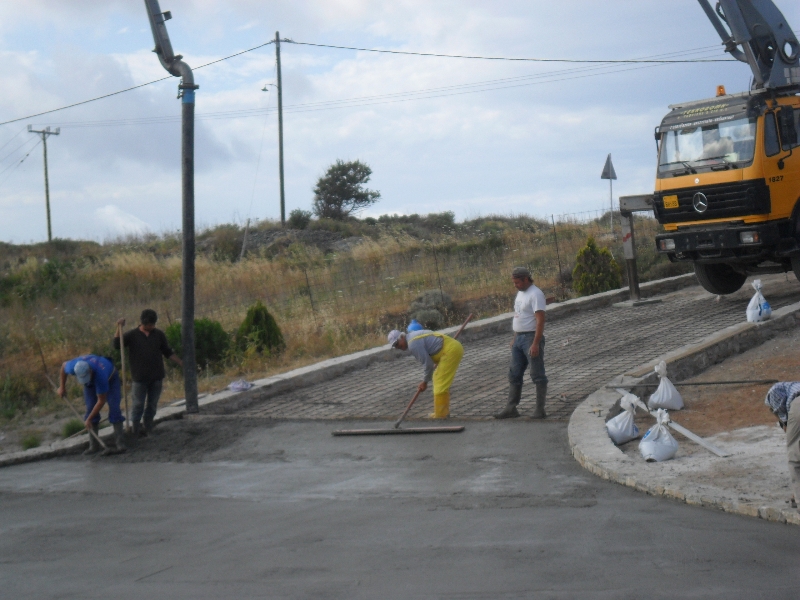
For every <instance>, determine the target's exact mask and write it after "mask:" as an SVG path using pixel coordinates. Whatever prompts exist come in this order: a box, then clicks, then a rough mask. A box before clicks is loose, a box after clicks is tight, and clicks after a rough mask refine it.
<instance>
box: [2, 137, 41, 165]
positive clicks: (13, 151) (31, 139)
mask: <svg viewBox="0 0 800 600" xmlns="http://www.w3.org/2000/svg"><path fill="white" fill-rule="evenodd" d="M35 141H36V138H35V137H33V138H29V139H27V140H25V141H24V142H22V143H21V144H20V145H19V146H17V147H16V148H14V149H13V150H12V151H11V152H9V153H8V154H6V155H5V156H4V157H3V158H0V163H2V162H5V160H6V159H7V158H8V157H10V156H13V155H14V154H16V152H17V150H19V149H20V148H22V147H24V146H26V145H27V144H30V143H31V142H35Z"/></svg>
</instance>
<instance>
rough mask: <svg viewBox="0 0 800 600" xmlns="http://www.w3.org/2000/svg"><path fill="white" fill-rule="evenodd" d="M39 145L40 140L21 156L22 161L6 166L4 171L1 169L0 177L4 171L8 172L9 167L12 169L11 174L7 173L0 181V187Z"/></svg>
mask: <svg viewBox="0 0 800 600" xmlns="http://www.w3.org/2000/svg"><path fill="white" fill-rule="evenodd" d="M31 139H36V138H31ZM41 143H42V141H41V140H39V141H38V142H36V144H35V145H34V147H33V148H31V149H30V150H28V153H27V154H26V155H25V156H23V157H22V159H21V160H20V161H19V162H17V163H11V164H10V165H8V166H7V167H6V168H5V169H3V170H2V171H0V175H2V174H3V173H5V172H6V171H8V170H9V169H11V167H14V168H13V169H11V173H9V174H8V175H6V178H5V179H3V180H2V181H0V185H2V184H4V183H5V182H6V181H7V180H8V178H9V177H11V174H12V173H13V172H14V171H16V170H17V167H18V166H20V165H21V164H22V163H24V162H25V159H26V158H28V157H29V156H30V155H31V152H33V151H34V150H36V147H37V146H38V145H39V144H41Z"/></svg>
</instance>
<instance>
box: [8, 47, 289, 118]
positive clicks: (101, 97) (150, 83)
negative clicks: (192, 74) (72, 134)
mask: <svg viewBox="0 0 800 600" xmlns="http://www.w3.org/2000/svg"><path fill="white" fill-rule="evenodd" d="M274 43H275V41H274V40H271V41H269V42H266V43H264V44H259V45H258V46H253V47H252V48H248V49H247V50H241V51H240V52H236V53H234V54H229V55H228V56H223V57H222V58H218V59H216V60H212V61H211V62H207V63H205V64H204V65H200V66H199V67H195V68H194V69H193V71H197V70H199V69H202V68H204V67H208V66H211V65H215V64H217V63H220V62H222V61H224V60H229V59H231V58H235V57H236V56H241V55H242V54H247V53H248V52H252V51H253V50H258V49H259V48H263V47H264V46H269V45H270V44H274ZM172 77H173V76H172V75H167V76H166V77H161V78H160V79H154V80H153V81H148V82H147V83H140V84H139V85H134V86H131V87H129V88H125V89H124V90H118V91H116V92H111V93H109V94H103V95H102V96H97V97H95V98H90V99H88V100H82V101H80V102H75V103H73V104H68V105H67V106H62V107H60V108H53V109H51V110H45V111H43V112H40V113H36V114H33V115H28V116H27V117H19V118H18V119H11V120H9V121H3V122H2V123H0V126H2V125H8V124H9V123H17V122H18V121H25V120H27V119H33V118H34V117H41V116H42V115H49V114H51V113H54V112H58V111H61V110H66V109H68V108H74V107H76V106H81V105H83V104H89V103H90V102H96V101H98V100H103V99H105V98H111V97H112V96H118V95H119V94H124V93H125V92H130V91H133V90H138V89H139V88H143V87H145V86H148V85H152V84H154V83H158V82H159V81H166V80H167V79H172Z"/></svg>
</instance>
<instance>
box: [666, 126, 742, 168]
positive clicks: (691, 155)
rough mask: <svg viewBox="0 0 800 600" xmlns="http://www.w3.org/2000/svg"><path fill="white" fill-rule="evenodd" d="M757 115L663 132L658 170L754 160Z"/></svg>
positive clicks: (734, 164)
mask: <svg viewBox="0 0 800 600" xmlns="http://www.w3.org/2000/svg"><path fill="white" fill-rule="evenodd" d="M755 139H756V121H755V119H749V118H744V119H736V120H734V121H727V122H725V123H715V124H713V125H706V126H702V127H690V128H687V129H675V130H673V131H666V132H664V133H663V134H662V135H661V147H660V151H659V157H658V174H659V176H661V177H664V176H677V175H683V174H685V173H697V172H698V171H708V170H715V171H716V170H720V169H728V168H737V167H742V166H744V165H745V163H749V162H751V161H752V160H753V152H754V150H755Z"/></svg>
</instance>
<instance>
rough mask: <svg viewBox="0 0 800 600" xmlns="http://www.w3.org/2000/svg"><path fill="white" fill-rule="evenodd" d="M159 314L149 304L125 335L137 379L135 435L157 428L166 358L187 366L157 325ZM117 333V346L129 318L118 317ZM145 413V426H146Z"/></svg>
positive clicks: (135, 389) (115, 336)
mask: <svg viewBox="0 0 800 600" xmlns="http://www.w3.org/2000/svg"><path fill="white" fill-rule="evenodd" d="M156 321H158V315H157V314H156V311H154V310H152V309H150V308H147V309H145V310H143V311H142V316H141V318H140V324H139V326H138V327H137V328H136V329H131V330H130V331H128V332H126V333H125V334H124V335H123V336H122V339H123V340H124V343H125V349H126V351H127V355H128V360H129V362H130V366H131V379H132V380H133V386H132V389H131V391H132V393H133V414H132V415H131V417H132V421H133V434H134V436H135V437H138V436H140V435H147V434H148V433H150V432H151V431H152V430H153V419H154V418H155V416H156V411H157V410H158V399H159V398H160V397H161V384H162V382H163V380H164V375H165V372H164V359H163V358H162V356H164V357H166V358H168V359H170V360H171V361H172V362H174V363H176V364H178V365H180V366H183V361H182V360H181V359H180V357H179V356H178V355H177V354H175V353H174V352H173V351H172V348H170V346H169V343H168V342H167V336H166V335H164V332H163V331H161V330H160V329H156ZM117 325H119V327H118V328H117V333H116V334H115V335H114V348H117V349H119V332H120V331H121V330H122V327H124V326H125V319H119V320H118V321H117ZM142 415H144V428H142V423H141V419H142Z"/></svg>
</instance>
